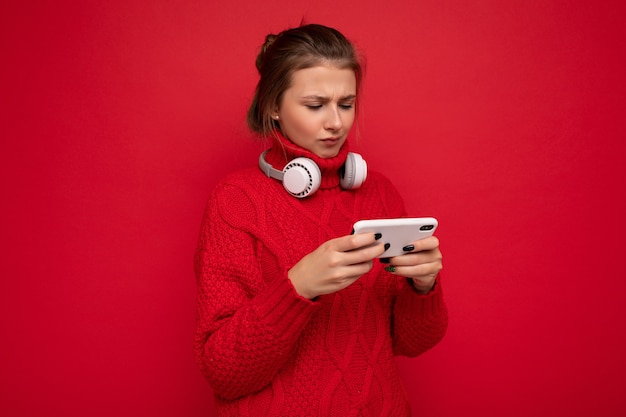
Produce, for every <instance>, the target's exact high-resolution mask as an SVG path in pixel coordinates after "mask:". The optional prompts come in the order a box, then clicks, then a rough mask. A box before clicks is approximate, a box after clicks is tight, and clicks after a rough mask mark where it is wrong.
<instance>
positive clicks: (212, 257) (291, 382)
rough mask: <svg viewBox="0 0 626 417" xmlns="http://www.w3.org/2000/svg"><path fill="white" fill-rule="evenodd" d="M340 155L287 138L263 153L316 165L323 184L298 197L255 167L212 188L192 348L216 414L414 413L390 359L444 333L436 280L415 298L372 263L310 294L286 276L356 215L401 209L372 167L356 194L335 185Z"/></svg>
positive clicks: (280, 162)
mask: <svg viewBox="0 0 626 417" xmlns="http://www.w3.org/2000/svg"><path fill="white" fill-rule="evenodd" d="M347 151H348V147H347V146H344V147H343V148H342V150H341V152H340V153H339V155H338V156H336V157H334V158H330V159H321V158H318V157H317V156H315V155H314V154H312V153H310V152H308V151H307V150H305V149H302V148H299V147H298V146H296V145H294V144H292V143H291V142H289V141H287V140H285V139H281V141H280V142H279V143H276V144H275V145H274V146H273V148H272V149H271V150H270V151H269V152H268V154H267V155H266V160H267V161H268V162H269V163H270V164H271V165H273V166H274V167H275V168H277V169H282V168H283V166H284V165H285V164H286V162H287V160H291V159H293V158H294V157H297V156H306V157H308V158H311V159H313V160H314V161H315V162H316V163H317V164H318V165H319V166H320V169H321V171H322V177H323V180H322V185H321V187H320V189H319V190H318V191H317V192H316V193H315V194H313V195H312V196H309V197H307V198H304V199H296V198H294V197H292V196H290V195H288V193H287V192H286V191H285V190H284V189H283V186H282V184H281V183H280V182H279V181H276V180H274V179H270V178H268V177H266V176H265V175H264V174H263V173H262V172H261V171H260V170H259V169H258V167H254V168H250V169H247V170H243V171H240V172H236V173H234V174H231V175H229V176H227V177H226V178H224V179H223V180H222V181H221V182H220V183H219V184H218V185H217V187H216V188H215V190H214V191H213V193H212V194H211V197H210V200H209V202H208V205H207V209H206V212H205V215H204V219H203V223H202V229H201V233H200V240H199V244H198V250H197V252H196V257H195V270H196V276H197V280H198V322H197V335H196V341H195V354H196V358H197V361H198V363H199V365H200V368H201V370H202V372H203V374H204V375H205V377H206V378H207V379H208V381H209V382H210V384H211V386H212V388H213V390H214V393H215V398H216V405H217V408H218V414H219V415H220V416H263V417H267V416H285V417H287V416H289V417H290V416H341V417H346V416H393V417H402V416H408V415H410V410H409V404H408V401H407V398H406V393H405V390H404V388H403V385H402V382H401V379H400V377H399V375H398V371H397V368H396V365H395V363H394V360H393V357H394V355H406V356H416V355H419V354H421V353H422V352H424V351H426V350H428V349H429V348H431V347H432V346H434V345H435V344H437V343H438V342H439V340H441V338H442V337H443V335H444V333H445V330H446V325H447V312H446V308H445V305H444V302H443V298H442V292H441V283H440V282H438V283H437V284H436V285H435V289H434V290H433V291H431V292H430V293H429V294H428V295H420V294H418V293H417V292H415V291H414V290H413V289H412V287H411V286H410V285H409V284H408V283H407V281H406V280H405V279H404V278H401V277H397V276H395V275H391V274H389V273H387V272H386V271H384V269H383V265H381V264H380V263H378V262H375V266H374V268H373V269H372V271H370V272H369V273H368V274H366V275H364V276H362V277H361V278H360V279H359V280H357V281H356V282H355V283H354V284H352V285H351V286H349V287H348V288H345V289H343V290H341V291H339V292H337V293H334V294H330V295H323V296H320V297H318V298H317V299H315V301H311V300H308V299H305V298H302V297H300V296H299V295H298V294H297V293H296V292H295V290H294V288H293V286H292V285H291V282H290V281H289V279H288V278H287V271H288V270H289V269H290V268H291V267H292V266H293V265H295V264H296V263H297V262H298V261H299V260H300V259H301V258H302V257H303V256H305V255H306V254H308V253H310V252H312V251H313V250H315V249H316V248H317V247H318V246H319V245H320V244H322V243H323V242H325V241H327V240H329V239H332V238H336V237H339V236H343V235H347V234H349V233H350V232H351V230H352V224H353V223H354V222H355V221H357V220H360V219H369V218H385V217H400V216H404V215H405V211H404V206H403V203H402V200H401V198H400V196H399V195H398V193H397V191H396V189H395V188H394V187H393V186H392V185H391V183H390V182H389V181H388V180H387V179H386V178H385V177H383V176H382V175H380V174H378V173H376V172H369V173H368V178H367V181H366V182H365V183H364V184H363V186H362V187H361V188H359V189H358V190H355V191H346V190H342V189H341V188H340V186H339V175H338V170H339V169H340V167H341V166H342V165H343V163H344V161H345V159H346V155H347Z"/></svg>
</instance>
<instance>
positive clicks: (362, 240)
mask: <svg viewBox="0 0 626 417" xmlns="http://www.w3.org/2000/svg"><path fill="white" fill-rule="evenodd" d="M381 237H382V235H381V234H380V233H359V234H356V235H348V236H342V237H338V238H337V239H333V240H331V241H330V242H331V243H332V245H333V248H334V249H335V250H336V251H338V252H349V251H353V250H356V249H359V248H363V247H366V246H368V245H371V244H372V243H374V242H376V241H377V240H378V239H380V238H381Z"/></svg>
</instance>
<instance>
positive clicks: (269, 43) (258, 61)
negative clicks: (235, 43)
mask: <svg viewBox="0 0 626 417" xmlns="http://www.w3.org/2000/svg"><path fill="white" fill-rule="evenodd" d="M276 39H278V35H274V34H272V33H270V34H269V35H267V36H266V37H265V42H264V43H263V46H262V47H261V52H259V55H258V56H257V57H256V69H257V70H258V71H259V73H260V72H261V66H262V65H263V60H264V59H265V54H266V53H267V50H268V49H269V48H270V46H272V44H273V43H274V41H276Z"/></svg>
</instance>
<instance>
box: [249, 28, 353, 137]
mask: <svg viewBox="0 0 626 417" xmlns="http://www.w3.org/2000/svg"><path fill="white" fill-rule="evenodd" d="M324 63H330V64H333V65H335V66H337V67H338V68H341V69H345V68H348V69H351V70H353V71H354V75H355V77H356V90H357V91H356V93H357V96H358V93H359V90H360V87H361V79H362V65H361V62H360V59H359V57H358V55H357V52H356V50H355V48H354V46H353V45H352V43H351V42H350V41H348V40H347V39H346V38H345V36H343V35H342V34H341V33H340V32H339V31H337V30H336V29H332V28H329V27H326V26H322V25H316V24H309V25H304V26H300V27H298V28H294V29H287V30H285V31H283V32H281V33H279V34H278V35H272V34H270V35H267V36H266V37H265V43H264V44H263V46H262V48H261V51H260V52H259V55H258V56H257V59H256V68H257V70H258V71H259V74H260V76H261V77H260V79H259V82H258V84H257V86H256V91H255V93H254V98H253V99H252V103H251V105H250V109H249V110H248V126H249V127H250V129H251V130H252V131H253V132H255V133H258V134H260V135H261V136H262V137H268V136H269V135H271V134H272V133H275V130H276V129H278V124H277V123H276V122H275V121H274V120H273V119H272V117H271V113H272V112H273V111H274V110H275V109H276V107H277V106H278V104H279V103H280V100H281V98H282V95H283V93H284V92H285V90H287V89H288V88H289V87H290V85H291V76H292V74H293V73H294V72H295V71H297V70H301V69H305V68H311V67H315V66H317V65H320V64H324Z"/></svg>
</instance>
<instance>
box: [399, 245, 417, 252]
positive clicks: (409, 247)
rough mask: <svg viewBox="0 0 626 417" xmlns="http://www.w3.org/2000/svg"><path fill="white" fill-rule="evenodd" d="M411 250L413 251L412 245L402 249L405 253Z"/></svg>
mask: <svg viewBox="0 0 626 417" xmlns="http://www.w3.org/2000/svg"><path fill="white" fill-rule="evenodd" d="M413 249H415V246H413V245H406V246H405V247H403V248H402V250H403V251H405V252H411V251H412V250H413Z"/></svg>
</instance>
